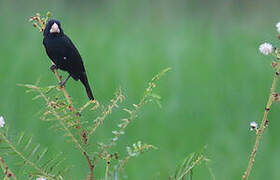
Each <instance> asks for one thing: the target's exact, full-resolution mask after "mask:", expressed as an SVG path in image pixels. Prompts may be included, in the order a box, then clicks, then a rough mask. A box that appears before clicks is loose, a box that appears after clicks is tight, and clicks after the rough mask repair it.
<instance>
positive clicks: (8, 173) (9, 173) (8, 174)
mask: <svg viewBox="0 0 280 180" xmlns="http://www.w3.org/2000/svg"><path fill="white" fill-rule="evenodd" d="M0 165H1V168H2V170H3V173H4V174H5V175H6V177H8V178H12V179H15V180H16V179H17V178H16V176H15V174H14V173H13V172H12V171H11V170H10V169H9V167H8V166H7V165H6V163H5V161H4V159H3V158H2V157H0Z"/></svg>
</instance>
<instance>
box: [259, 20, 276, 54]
mask: <svg viewBox="0 0 280 180" xmlns="http://www.w3.org/2000/svg"><path fill="white" fill-rule="evenodd" d="M276 28H277V32H278V33H280V22H278V23H277V24H276ZM259 51H260V52H261V53H262V54H264V55H269V54H271V53H272V52H273V46H272V44H270V43H267V42H265V43H263V44H261V45H260V47H259Z"/></svg>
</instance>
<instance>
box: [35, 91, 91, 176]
mask: <svg viewBox="0 0 280 180" xmlns="http://www.w3.org/2000/svg"><path fill="white" fill-rule="evenodd" d="M33 88H34V89H36V90H37V91H38V92H39V93H40V95H41V97H42V98H43V99H44V100H45V101H46V103H47V104H48V106H49V107H50V109H51V111H52V113H53V115H54V116H55V117H56V118H57V120H58V121H59V123H60V125H61V126H62V127H63V129H64V131H65V132H66V133H67V135H68V136H70V137H71V139H72V141H73V142H74V143H75V145H76V146H77V147H78V149H79V150H80V151H81V152H82V154H83V156H84V157H85V158H86V161H87V164H88V168H89V171H90V173H89V176H88V180H94V176H93V169H94V164H93V163H92V162H91V160H90V158H89V155H88V153H87V151H86V150H85V149H84V148H83V147H82V145H81V144H80V143H79V141H78V140H77V139H76V138H75V136H74V135H73V134H72V132H71V131H70V130H69V128H67V126H66V125H65V124H64V122H63V121H61V117H60V116H59V114H58V113H57V112H56V111H55V109H54V107H53V106H52V105H51V102H50V101H49V99H48V98H47V97H46V96H45V94H44V93H42V91H40V89H39V88H37V87H33Z"/></svg>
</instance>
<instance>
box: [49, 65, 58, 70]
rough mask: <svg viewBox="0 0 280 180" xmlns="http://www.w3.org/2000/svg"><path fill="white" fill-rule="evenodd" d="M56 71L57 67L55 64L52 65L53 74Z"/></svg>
mask: <svg viewBox="0 0 280 180" xmlns="http://www.w3.org/2000/svg"><path fill="white" fill-rule="evenodd" d="M56 69H57V66H56V65H55V64H53V65H51V67H50V70H51V71H52V72H54V70H56Z"/></svg>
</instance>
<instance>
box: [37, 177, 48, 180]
mask: <svg viewBox="0 0 280 180" xmlns="http://www.w3.org/2000/svg"><path fill="white" fill-rule="evenodd" d="M36 180H47V179H46V178H44V177H39V178H36Z"/></svg>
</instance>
